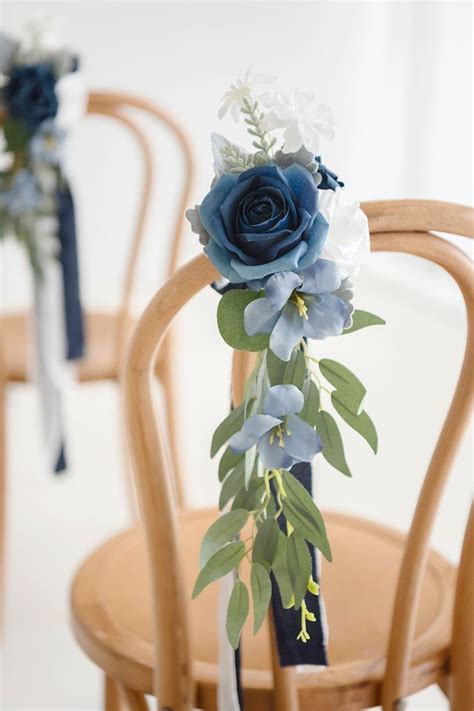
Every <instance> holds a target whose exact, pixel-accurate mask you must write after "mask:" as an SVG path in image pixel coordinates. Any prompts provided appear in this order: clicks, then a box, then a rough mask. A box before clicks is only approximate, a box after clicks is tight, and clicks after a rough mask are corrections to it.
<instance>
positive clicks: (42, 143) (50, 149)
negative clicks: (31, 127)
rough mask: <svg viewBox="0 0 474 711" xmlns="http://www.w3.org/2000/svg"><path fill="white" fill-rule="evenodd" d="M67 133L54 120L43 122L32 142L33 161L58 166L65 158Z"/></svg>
mask: <svg viewBox="0 0 474 711" xmlns="http://www.w3.org/2000/svg"><path fill="white" fill-rule="evenodd" d="M65 137H66V132H65V130H64V129H63V128H60V127H59V126H57V125H56V124H55V123H54V121H53V119H47V120H46V121H43V123H42V124H41V126H40V127H39V129H38V130H37V132H36V133H35V135H34V136H33V138H32V139H31V141H30V146H29V150H30V155H31V157H32V158H33V160H35V161H38V162H39V163H48V165H58V164H59V163H60V162H61V159H62V157H63V149H64V139H65Z"/></svg>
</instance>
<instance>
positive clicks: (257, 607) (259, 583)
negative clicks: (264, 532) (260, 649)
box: [250, 563, 272, 634]
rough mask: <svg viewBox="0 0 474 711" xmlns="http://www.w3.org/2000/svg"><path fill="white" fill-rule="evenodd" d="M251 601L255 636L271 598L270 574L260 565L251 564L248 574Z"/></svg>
mask: <svg viewBox="0 0 474 711" xmlns="http://www.w3.org/2000/svg"><path fill="white" fill-rule="evenodd" d="M250 587H251V590H252V600H253V633H254V634H257V632H258V630H259V629H260V627H261V626H262V624H263V621H264V619H265V615H266V614H267V610H268V605H269V604H270V599H271V596H272V583H271V580H270V574H269V573H268V571H267V569H266V568H265V567H264V566H263V565H261V563H253V564H252V571H251V573H250Z"/></svg>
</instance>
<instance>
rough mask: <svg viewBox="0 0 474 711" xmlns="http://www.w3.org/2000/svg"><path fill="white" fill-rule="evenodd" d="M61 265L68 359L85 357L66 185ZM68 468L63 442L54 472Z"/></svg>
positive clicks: (60, 199) (61, 197)
mask: <svg viewBox="0 0 474 711" xmlns="http://www.w3.org/2000/svg"><path fill="white" fill-rule="evenodd" d="M57 209H58V237H59V243H60V252H59V256H58V259H59V262H60V264H61V269H62V282H63V292H64V329H65V334H66V339H65V340H66V353H65V358H66V359H67V360H75V359H76V358H81V357H82V356H83V355H84V320H83V315H82V307H81V295H80V287H79V260H78V254H77V238H76V220H75V214H74V201H73V199H72V195H71V191H70V190H69V187H68V186H67V185H64V186H63V187H61V188H60V190H59V191H58V193H57ZM66 467H67V462H66V455H65V443H64V442H62V444H61V447H60V450H59V452H58V457H57V460H56V465H55V468H54V471H55V473H56V474H59V473H61V472H63V471H64V470H65V469H66Z"/></svg>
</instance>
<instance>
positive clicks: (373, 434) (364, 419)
mask: <svg viewBox="0 0 474 711" xmlns="http://www.w3.org/2000/svg"><path fill="white" fill-rule="evenodd" d="M331 402H332V404H333V407H334V409H335V410H336V412H337V413H338V415H340V416H341V417H342V419H343V420H345V422H347V424H348V425H349V426H350V427H352V429H353V430H355V431H356V432H358V433H359V434H360V435H361V436H362V437H363V438H364V439H365V440H366V442H368V444H369V445H370V446H371V448H372V449H373V452H374V454H377V448H378V437H377V430H376V429H375V425H374V423H373V422H372V420H371V419H370V417H369V416H368V414H367V413H366V412H365V410H363V411H362V412H361V413H360V415H354V413H352V412H351V411H350V410H349V409H348V408H347V407H346V405H345V404H344V402H343V401H342V400H341V398H340V395H339V393H338V392H337V391H336V392H333V393H332V394H331Z"/></svg>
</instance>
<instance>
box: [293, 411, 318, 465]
mask: <svg viewBox="0 0 474 711" xmlns="http://www.w3.org/2000/svg"><path fill="white" fill-rule="evenodd" d="M286 426H287V429H288V430H289V432H291V434H290V435H288V434H286V435H285V450H286V451H287V453H288V454H289V455H290V457H293V458H294V459H296V460H297V461H298V462H311V461H312V460H313V459H314V457H315V456H316V454H318V452H320V451H321V438H320V436H319V434H318V433H317V432H316V430H314V429H313V428H312V427H311V426H310V425H308V423H307V422H304V420H302V419H301V417H298V415H290V416H289V417H288V419H287V425H286Z"/></svg>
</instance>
